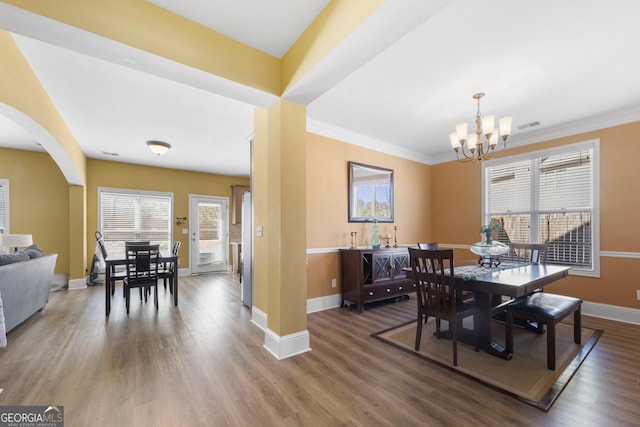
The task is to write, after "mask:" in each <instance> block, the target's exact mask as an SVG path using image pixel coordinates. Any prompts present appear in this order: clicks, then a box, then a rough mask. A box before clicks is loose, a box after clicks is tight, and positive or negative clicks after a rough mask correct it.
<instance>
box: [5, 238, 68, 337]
mask: <svg viewBox="0 0 640 427" xmlns="http://www.w3.org/2000/svg"><path fill="white" fill-rule="evenodd" d="M57 259H58V254H49V255H44V254H43V253H42V251H41V250H40V248H38V247H37V245H33V246H30V247H29V248H27V249H25V250H24V251H22V252H19V253H16V254H0V298H1V301H2V303H1V306H2V312H0V314H4V327H5V333H6V332H9V331H10V330H12V329H13V328H15V327H16V326H18V325H19V324H21V323H22V322H24V321H25V320H27V319H28V318H29V317H31V316H32V315H33V314H35V313H36V312H38V311H40V310H42V309H43V308H44V306H45V305H46V304H47V302H49V293H50V292H51V284H52V282H53V274H54V270H55V267H56V260H57ZM0 320H1V318H0ZM0 326H1V325H0ZM0 329H1V328H0ZM4 338H5V335H4V334H2V331H0V342H2V341H4Z"/></svg>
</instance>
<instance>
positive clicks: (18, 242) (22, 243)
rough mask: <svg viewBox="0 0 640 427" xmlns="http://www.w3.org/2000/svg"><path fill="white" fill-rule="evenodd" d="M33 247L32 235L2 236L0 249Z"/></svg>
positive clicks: (0, 237)
mask: <svg viewBox="0 0 640 427" xmlns="http://www.w3.org/2000/svg"><path fill="white" fill-rule="evenodd" d="M31 245H33V237H32V236H31V234H0V247H6V248H26V247H27V246H31Z"/></svg>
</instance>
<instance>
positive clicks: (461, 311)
mask: <svg viewBox="0 0 640 427" xmlns="http://www.w3.org/2000/svg"><path fill="white" fill-rule="evenodd" d="M409 262H410V264H411V270H412V272H413V277H414V280H415V283H416V292H417V296H418V319H417V324H416V344H415V349H416V351H418V350H420V340H421V337H422V325H423V323H427V320H428V319H429V317H434V318H435V322H436V336H437V337H438V338H440V337H441V336H442V332H441V330H440V322H441V320H446V321H447V322H448V324H449V331H448V332H449V333H448V335H450V338H451V342H452V344H453V365H454V366H457V365H458V329H459V328H462V319H464V318H465V317H469V316H473V327H474V336H475V350H476V351H478V350H479V348H480V338H481V337H480V331H477V330H476V329H478V328H479V325H480V318H479V314H480V308H479V306H478V305H477V304H476V302H475V300H473V301H471V302H466V301H465V300H464V299H461V298H457V297H456V289H455V286H454V283H455V276H454V274H455V272H454V264H453V250H452V249H446V250H425V249H414V248H409Z"/></svg>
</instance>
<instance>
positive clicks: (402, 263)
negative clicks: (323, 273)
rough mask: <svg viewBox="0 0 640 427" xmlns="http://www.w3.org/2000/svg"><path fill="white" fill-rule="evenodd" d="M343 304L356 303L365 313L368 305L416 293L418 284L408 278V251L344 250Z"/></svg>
mask: <svg viewBox="0 0 640 427" xmlns="http://www.w3.org/2000/svg"><path fill="white" fill-rule="evenodd" d="M340 252H341V253H342V301H343V305H345V304H346V305H350V304H351V303H355V304H356V305H357V307H358V312H359V313H362V310H363V308H364V304H366V303H369V302H374V301H380V300H384V299H389V298H397V297H399V296H403V295H407V294H409V293H411V292H415V283H414V282H413V280H411V279H409V278H407V276H406V274H405V271H403V269H404V268H407V267H409V253H408V251H407V249H406V248H380V249H371V248H362V249H341V251H340Z"/></svg>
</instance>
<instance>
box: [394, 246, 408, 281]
mask: <svg viewBox="0 0 640 427" xmlns="http://www.w3.org/2000/svg"><path fill="white" fill-rule="evenodd" d="M408 267H409V254H408V253H406V252H397V253H394V254H393V278H394V279H405V278H406V277H407V275H406V274H405V273H404V271H402V269H403V268H408Z"/></svg>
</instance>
